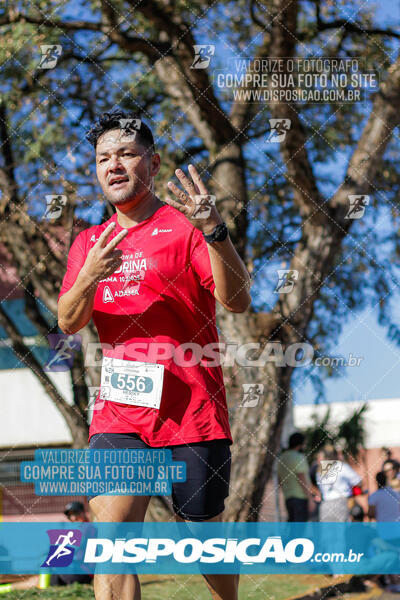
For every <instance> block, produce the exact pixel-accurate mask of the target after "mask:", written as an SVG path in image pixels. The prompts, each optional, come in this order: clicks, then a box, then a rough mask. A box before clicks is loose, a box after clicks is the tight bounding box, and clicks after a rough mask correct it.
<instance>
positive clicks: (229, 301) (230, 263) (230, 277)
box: [205, 223, 251, 313]
mask: <svg viewBox="0 0 400 600" xmlns="http://www.w3.org/2000/svg"><path fill="white" fill-rule="evenodd" d="M217 224H218V223H217ZM214 227H215V225H214ZM214 227H211V231H212V230H213V229H214ZM205 233H206V232H205ZM207 247H208V254H209V256H210V262H211V270H212V274H213V278H214V282H215V290H214V296H215V298H216V300H218V302H219V303H220V304H222V306H223V307H224V308H226V309H227V310H230V311H231V312H239V313H240V312H244V311H245V310H246V309H247V308H248V307H249V306H250V302H251V297H250V276H249V274H248V272H247V269H246V267H245V266H244V264H243V262H242V260H241V259H240V256H239V255H238V253H237V252H236V249H235V247H234V245H233V244H232V241H231V239H230V237H229V235H228V237H227V238H226V240H224V241H223V242H213V243H212V244H207Z"/></svg>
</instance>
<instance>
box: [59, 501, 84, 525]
mask: <svg viewBox="0 0 400 600" xmlns="http://www.w3.org/2000/svg"><path fill="white" fill-rule="evenodd" d="M64 515H65V516H66V517H67V519H68V520H69V521H71V522H73V523H74V522H76V521H79V522H81V523H88V522H89V517H88V515H87V513H86V510H85V507H84V506H83V504H82V502H76V501H74V502H69V503H68V504H67V506H66V507H65V510H64Z"/></svg>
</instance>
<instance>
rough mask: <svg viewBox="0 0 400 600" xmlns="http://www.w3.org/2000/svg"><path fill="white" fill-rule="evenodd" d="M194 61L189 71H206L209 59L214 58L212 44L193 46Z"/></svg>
mask: <svg viewBox="0 0 400 600" xmlns="http://www.w3.org/2000/svg"><path fill="white" fill-rule="evenodd" d="M193 50H194V59H193V62H192V64H191V65H190V68H191V69H207V67H208V65H209V64H210V60H211V57H212V56H214V52H215V46H213V45H212V44H195V45H194V46H193Z"/></svg>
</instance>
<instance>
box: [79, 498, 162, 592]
mask: <svg viewBox="0 0 400 600" xmlns="http://www.w3.org/2000/svg"><path fill="white" fill-rule="evenodd" d="M149 502H150V496H96V497H95V498H92V499H91V500H90V503H89V505H90V509H91V510H92V511H93V513H94V515H95V518H96V521H98V522H100V523H110V522H111V523H121V522H125V521H128V522H129V521H130V522H136V523H139V522H143V521H144V517H145V515H146V510H147V507H148V505H149ZM94 593H95V597H96V600H140V599H141V593H140V583H139V578H138V576H137V575H134V574H131V573H128V574H123V575H117V574H107V575H95V576H94Z"/></svg>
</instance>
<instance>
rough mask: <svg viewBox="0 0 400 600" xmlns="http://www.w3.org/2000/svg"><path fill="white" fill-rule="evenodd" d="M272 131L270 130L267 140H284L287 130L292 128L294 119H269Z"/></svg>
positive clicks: (272, 141) (277, 141)
mask: <svg viewBox="0 0 400 600" xmlns="http://www.w3.org/2000/svg"><path fill="white" fill-rule="evenodd" d="M269 124H270V126H271V131H270V132H269V135H268V139H267V142H271V143H279V142H283V140H284V139H285V137H286V134H287V132H288V131H289V129H290V125H291V124H292V121H291V120H290V119H269Z"/></svg>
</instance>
